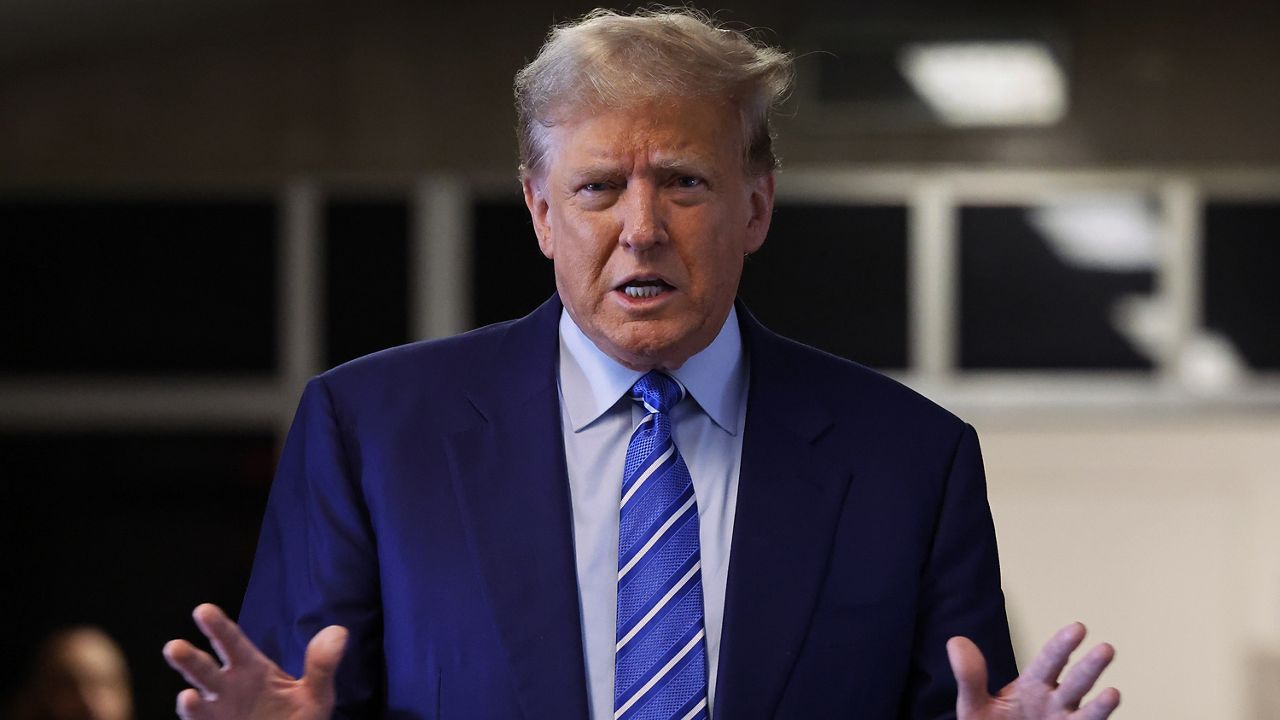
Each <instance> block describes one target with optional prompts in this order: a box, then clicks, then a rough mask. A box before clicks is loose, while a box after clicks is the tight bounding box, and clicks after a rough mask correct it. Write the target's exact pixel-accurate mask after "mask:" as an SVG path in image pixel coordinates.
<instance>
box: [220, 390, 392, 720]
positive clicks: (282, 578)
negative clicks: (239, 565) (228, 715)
mask: <svg viewBox="0 0 1280 720" xmlns="http://www.w3.org/2000/svg"><path fill="white" fill-rule="evenodd" d="M381 607H382V603H381V597H380V593H379V582H378V559H377V548H376V545H375V542H374V535H373V532H372V527H371V522H370V519H369V513H368V508H367V505H366V503H365V499H364V495H363V492H362V490H361V486H360V482H359V478H358V476H357V475H356V468H353V467H352V460H351V453H349V452H348V448H347V447H346V446H345V445H344V438H343V432H342V428H341V425H340V423H339V421H338V418H337V414H336V413H335V410H334V406H333V399H332V396H331V394H330V391H329V388H328V387H327V386H326V385H325V383H324V380H323V378H315V379H313V380H312V381H311V382H310V383H308V385H307V388H306V390H305V391H304V392H303V395H302V400H301V403H300V405H299V408H298V412H297V415H296V416H295V417H294V421H293V426H292V427H291V428H290V429H289V434H288V439H287V440H286V441H285V446H284V451H283V453H282V455H281V458H280V464H279V467H278V468H277V470H276V476H275V481H274V483H273V484H272V487H271V493H270V497H269V500H268V502H267V511H266V516H265V518H264V520H263V524H262V534H261V537H260V539H259V542H258V550H257V555H256V557H255V559H254V564H253V573H252V575H251V577H250V580H249V587H248V590H247V592H246V593H245V599H244V606H243V607H242V609H241V613H240V624H241V626H242V627H243V629H244V631H245V632H246V633H247V634H248V636H249V637H250V639H252V640H253V642H254V643H255V644H257V645H258V647H259V648H260V649H261V650H262V651H263V652H264V653H265V654H266V655H267V656H269V657H271V658H272V659H273V660H275V661H276V662H277V663H279V665H280V666H281V667H282V668H284V670H285V671H286V672H288V673H290V674H292V675H294V676H298V675H300V674H301V672H302V663H303V655H304V652H305V650H306V646H307V642H308V641H310V639H311V637H312V636H313V635H315V633H316V632H318V631H319V630H321V629H322V628H324V627H326V626H328V625H335V624H336V625H342V626H345V627H346V628H347V629H349V630H350V631H351V634H350V640H349V641H348V644H347V650H346V653H345V655H344V657H343V660H342V664H341V665H340V666H339V669H338V674H337V679H336V682H337V697H338V707H337V711H336V712H335V714H334V717H335V718H348V717H350V718H356V717H376V716H378V715H379V714H380V712H381V711H380V709H379V708H380V703H381V696H382V687H383V684H384V681H383V665H384V663H383V660H382V612H381Z"/></svg>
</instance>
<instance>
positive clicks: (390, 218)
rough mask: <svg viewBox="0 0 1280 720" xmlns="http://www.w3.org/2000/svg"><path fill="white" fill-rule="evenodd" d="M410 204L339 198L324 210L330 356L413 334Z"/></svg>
mask: <svg viewBox="0 0 1280 720" xmlns="http://www.w3.org/2000/svg"><path fill="white" fill-rule="evenodd" d="M408 248H409V207H408V205H407V203H406V202H405V201H404V200H345V199H344V200H336V201H334V202H332V203H330V204H329V206H328V208H327V209H326V212H325V261H326V265H325V267H326V272H325V288H326V305H327V312H326V319H327V321H326V323H325V339H326V343H327V346H328V351H327V354H326V360H327V362H328V364H329V365H337V364H339V363H343V362H346V361H347V360H351V359H352V358H356V357H359V356H361V355H366V354H368V353H371V352H374V351H375V350H381V349H383V348H387V347H391V346H393V345H400V344H403V343H405V342H407V341H408V340H409V269H408V258H409V249H408Z"/></svg>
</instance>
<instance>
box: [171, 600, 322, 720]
mask: <svg viewBox="0 0 1280 720" xmlns="http://www.w3.org/2000/svg"><path fill="white" fill-rule="evenodd" d="M192 617H193V618H195V621H196V625H197V626H198V627H199V628H200V632H202V633H204V635H205V637H207V638H209V642H210V643H212V645H213V649H214V651H215V652H217V653H218V658H219V659H220V660H221V661H222V664H221V665H219V664H218V662H217V661H215V660H214V659H213V658H212V657H210V656H209V654H208V653H206V652H204V651H202V650H199V649H197V648H196V647H195V646H194V645H192V644H191V643H189V642H187V641H186V640H170V641H169V642H168V643H166V644H165V646H164V657H165V660H167V661H168V663H169V665H170V667H172V668H173V669H174V670H177V671H178V672H180V673H182V676H183V677H184V678H186V679H187V682H189V683H191V684H192V685H193V686H194V687H193V688H188V689H186V690H183V691H182V692H180V693H178V716H179V717H181V718H183V720H260V719H261V720H327V719H328V718H329V716H330V715H331V714H332V713H333V705H334V690H333V676H334V673H335V672H336V671H337V669H338V661H340V660H341V659H342V651H343V650H344V649H345V648H346V645H347V630H346V628H343V627H340V626H338V625H330V626H329V627H327V628H325V629H323V630H321V631H320V632H318V633H316V636H315V637H313V638H312V639H311V642H310V643H308V644H307V654H306V657H305V659H304V660H303V675H302V677H301V678H295V677H293V676H292V675H289V674H288V673H286V672H285V671H283V670H281V669H280V667H279V666H278V665H276V664H275V663H273V662H271V660H270V659H268V658H267V656H266V655H263V654H262V652H261V651H259V650H258V648H257V647H255V646H254V644H253V643H252V642H250V641H249V638H247V637H245V635H244V633H243V632H241V631H240V628H239V627H238V626H237V625H236V624H235V623H234V622H232V621H231V619H230V618H228V617H227V616H226V614H225V613H223V612H222V610H221V609H219V608H218V607H217V606H216V605H209V604H205V605H200V606H199V607H197V608H196V609H195V612H193V613H192Z"/></svg>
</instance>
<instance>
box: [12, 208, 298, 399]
mask: <svg viewBox="0 0 1280 720" xmlns="http://www.w3.org/2000/svg"><path fill="white" fill-rule="evenodd" d="M0 228H4V231H3V232H4V238H3V241H0V307H3V308H4V312H3V313H0V337H3V338H4V342H0V372H7V373H46V372H49V373H53V372H73V373H108V374H111V373H114V374H143V373H157V372H160V373H267V372H271V371H272V370H273V369H274V367H275V351H274V334H275V322H276V312H275V308H276V302H275V291H276V287H275V286H276V282H275V267H276V250H275V236H276V210H275V207H274V205H273V204H272V203H271V202H269V201H263V200H241V201H233V200H191V201H169V200H164V201H161V200H119V201H114V200H113V201H100V200H65V201H64V200H12V199H11V200H0Z"/></svg>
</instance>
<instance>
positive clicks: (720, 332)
mask: <svg viewBox="0 0 1280 720" xmlns="http://www.w3.org/2000/svg"><path fill="white" fill-rule="evenodd" d="M789 75H790V63H789V60H788V58H787V57H786V56H785V55H783V54H781V53H779V52H777V51H775V50H773V49H771V48H766V47H760V46H757V45H755V44H753V43H752V42H751V41H750V40H749V39H747V38H746V37H745V36H743V35H741V34H739V33H736V32H733V31H730V30H725V29H722V28H719V27H717V26H716V25H714V23H712V22H711V21H709V20H707V19H706V18H704V17H702V16H699V15H696V14H694V13H692V12H684V11H682V12H675V13H657V14H642V15H639V16H620V15H617V14H614V13H610V12H603V11H597V12H595V13H592V14H590V15H588V16H587V17H586V18H585V19H583V20H582V21H580V22H578V23H575V24H572V25H568V26H564V27H561V28H559V29H557V30H555V31H553V33H552V34H551V37H550V39H549V40H548V42H547V44H546V45H545V46H544V47H543V48H542V51H541V52H540V53H539V55H538V57H537V58H536V59H535V60H534V61H533V62H532V63H530V65H529V66H528V67H526V68H525V69H524V70H522V71H521V73H520V74H519V76H518V77H517V81H516V94H517V105H518V107H519V110H520V119H521V124H520V129H519V134H520V147H521V161H522V164H521V175H522V182H523V187H524V196H525V201H526V204H527V205H528V208H529V212H530V216H531V218H532V221H533V226H534V230H535V233H536V235H537V238H538V242H539V246H540V247H541V249H542V251H543V253H544V254H545V255H546V256H547V257H548V258H550V259H551V260H552V262H553V263H554V267H555V276H556V286H557V291H558V292H557V295H556V297H553V298H552V299H551V300H549V301H548V302H547V303H545V304H544V305H543V306H542V307H540V308H539V309H537V310H536V311H534V312H533V313H532V314H531V315H529V316H528V317H526V318H524V319H522V320H518V321H514V322H510V323H505V324H501V325H496V326H492V327H489V328H484V329H481V330H478V331H475V332H472V333H468V334H466V335H463V336H460V337H456V338H450V339H447V340H444V341H437V342H429V343H421V344H416V345H410V346H406V347H403V348H397V349H393V350H390V351H386V352H383V353H378V354H375V355H373V356H370V357H367V358H364V359H361V360H358V361H356V362H354V363H350V364H348V365H345V366H342V367H340V368H337V369H335V370H332V371H330V372H328V373H325V374H324V375H322V376H320V377H319V378H317V379H315V380H313V381H312V382H311V384H310V385H309V386H308V388H307V391H306V393H305V394H304V396H303V399H302V402H301V407H300V410H299V413H298V417H297V419H296V420H295V423H294V427H293V429H292V430H291V432H290V435H289V440H288V443H287V445H286V449H285V453H284V456H283V457H282V459H281V465H280V469H279V472H278V474H277V479H276V483H275V486H274V487H273V489H272V497H271V501H270V506H269V508H268V512H267V518H266V521H265V523H264V528H263V536H262V541H261V545H260V548H259V553H258V558H257V561H256V563H255V567H254V572H253V578H252V580H251V582H250V587H249V590H248V593H247V596H246V600H245V606H244V609H243V612H242V615H241V622H242V624H243V626H244V629H245V632H246V634H247V636H248V637H249V638H252V639H253V642H252V643H251V642H250V641H249V640H248V639H247V638H246V636H245V635H241V634H240V632H239V630H238V629H237V628H236V627H235V625H234V624H232V623H231V622H230V621H229V620H227V619H226V617H225V616H223V615H222V614H221V612H220V611H218V610H217V609H216V608H213V607H211V606H201V607H200V608H197V610H196V614H195V617H196V621H197V623H198V624H199V625H200V628H201V630H202V631H203V632H205V634H206V635H208V636H209V637H210V638H211V639H212V640H213V642H214V646H215V648H216V649H217V651H218V652H219V654H220V655H222V660H223V666H221V667H220V666H219V665H218V663H216V662H215V661H214V660H213V659H212V658H210V657H208V656H207V655H205V654H204V653H201V652H199V651H196V650H195V649H194V648H193V647H191V646H190V645H189V644H187V643H185V642H183V641H175V642H174V643H171V644H170V645H168V646H166V656H167V657H168V658H169V661H170V662H171V664H173V665H174V667H175V668H177V669H178V670H179V671H181V672H182V673H183V674H184V675H185V676H186V677H187V679H188V680H189V681H191V683H192V684H193V685H195V686H196V689H192V690H187V691H184V693H183V694H182V695H180V696H179V699H178V711H179V714H180V715H182V716H183V717H186V718H222V717H298V718H304V717H325V716H327V715H328V713H329V712H330V711H331V709H332V710H334V711H336V713H337V714H338V715H340V716H342V717H370V716H374V717H388V718H436V717H446V718H447V717H463V718H516V717H524V718H530V719H533V720H538V719H541V718H557V719H559V718H588V717H592V718H596V720H601V719H602V718H608V717H614V718H683V719H684V720H689V719H691V718H709V717H712V716H714V717H717V718H723V719H731V720H739V719H742V718H757V717H758V718H765V717H804V718H811V717H857V718H868V719H878V718H884V719H886V720H888V719H890V718H900V717H906V718H942V717H953V716H954V715H955V714H958V715H959V717H961V718H971V719H973V720H980V719H986V718H1058V717H1063V718H1065V717H1078V718H1087V719H1089V720H1100V719H1101V718H1104V717H1106V716H1107V715H1109V714H1110V713H1111V711H1112V710H1113V709H1114V708H1115V706H1116V705H1117V704H1118V702H1119V696H1118V694H1116V693H1115V691H1113V690H1108V691H1104V692H1103V693H1101V694H1100V695H1099V697H1098V698H1096V699H1095V700H1093V701H1091V702H1090V703H1088V704H1087V705H1085V706H1084V707H1082V708H1081V707H1079V704H1080V702H1081V700H1082V698H1083V697H1084V695H1085V693H1086V692H1088V690H1089V689H1090V688H1091V687H1092V685H1093V683H1094V681H1095V680H1096V679H1097V677H1098V675H1099V673H1101V671H1102V669H1103V668H1104V667H1105V666H1106V664H1107V663H1108V662H1109V661H1110V658H1111V656H1112V650H1111V649H1110V647H1109V646H1105V645H1103V646H1099V647H1098V648H1095V649H1094V650H1093V651H1092V652H1091V653H1090V654H1089V655H1087V656H1086V657H1085V659H1084V660H1083V661H1081V662H1080V663H1078V664H1077V665H1076V666H1075V667H1073V668H1072V670H1071V671H1069V672H1067V673H1066V674H1065V675H1063V676H1062V678H1061V684H1060V685H1059V684H1058V680H1059V674H1060V673H1061V672H1062V670H1063V668H1064V667H1065V665H1066V660H1067V656H1068V655H1069V653H1070V652H1071V651H1072V650H1073V649H1074V648H1075V647H1076V646H1077V645H1078V644H1079V643H1080V642H1081V640H1082V637H1083V628H1082V627H1081V626H1079V625H1071V626H1068V627H1066V628H1064V629H1063V630H1062V631H1061V632H1060V633H1059V634H1058V636H1056V637H1055V638H1054V639H1053V640H1051V641H1050V643H1049V645H1048V646H1047V647H1046V650H1045V651H1044V652H1042V653H1041V655H1040V656H1039V657H1038V658H1037V659H1036V660H1035V661H1034V662H1033V663H1032V665H1031V666H1030V667H1029V668H1028V672H1027V673H1026V674H1025V675H1024V676H1023V677H1022V678H1021V679H1019V680H1017V681H1015V682H1012V683H1011V684H1009V685H1008V686H1007V687H1005V688H1004V689H1003V690H1000V691H998V692H997V696H996V697H992V696H991V695H990V694H989V690H991V689H995V688H1001V687H1002V686H1005V685H1006V683H1009V681H1011V680H1012V679H1013V678H1014V676H1015V674H1016V671H1015V668H1014V664H1013V657H1012V651H1011V649H1010V643H1009V637H1008V628H1007V624H1006V620H1005V615H1004V605H1003V598H1002V595H1001V591H1000V586H999V570H998V565H997V560H996V552H995V540H994V532H993V529H992V525H991V520H990V514H989V511H988V509H987V504H986V497H985V488H984V484H983V478H982V470H981V460H980V458H979V454H978V446H977V439H976V436H975V434H974V432H973V430H972V428H970V427H969V426H967V425H965V424H964V423H963V422H961V421H959V420H958V419H956V418H955V417H954V416H952V415H950V414H948V413H946V412H945V411H943V410H941V409H940V408H938V407H936V406H935V405H933V404H931V403H929V402H928V401H927V400H924V399H923V398H921V397H919V396H918V395H915V394H914V393H912V392H911V391H909V390H907V389H905V388H903V387H901V386H899V385H897V384H895V383H893V382H892V381H889V380H887V379H885V378H883V377H881V376H879V375H876V374H875V373H872V372H870V371H868V370H866V369H864V368H862V367H860V366H857V365H854V364H852V363H848V362H845V361H843V360H839V359H836V358H833V357H830V356H828V355H825V354H822V353H819V352H817V351H815V350H812V349H809V348H806V347H803V346H801V345H798V344H795V343H792V342H790V341H788V340H785V339H783V338H780V337H778V336H776V335H773V334H772V333H770V332H769V331H768V330H766V329H764V328H763V327H761V326H760V325H759V323H757V322H756V321H755V320H754V319H752V317H751V316H750V314H749V313H748V312H747V310H746V308H744V307H742V306H741V305H737V306H735V304H734V299H735V295H736V292H737V287H738V281H739V278H740V276H741V272H742V266H743V258H744V257H745V256H746V255H748V254H750V253H752V252H754V251H755V250H757V249H758V248H759V247H760V246H761V244H762V243H763V242H764V239H765V235H766V234H767V231H768V227H769V219H770V215H771V212H772V208H773V195H774V174H773V171H774V167H775V164H776V163H775V160H774V156H773V153H772V143H771V136H770V130H769V122H768V118H769V113H770V110H771V108H772V107H773V106H774V105H775V103H776V102H777V101H778V99H779V98H780V97H781V95H782V93H783V92H784V90H785V88H786V86H787V83H788V81H789ZM325 626H329V627H327V628H326V627H325ZM334 626H337V627H334ZM322 628H324V629H323V630H322ZM348 633H349V635H348ZM313 636H314V638H313ZM966 638H969V639H966ZM308 641H310V642H309V645H308ZM255 643H256V646H257V647H255V645H254V644H255ZM259 648H260V649H261V651H262V652H259ZM979 648H981V650H979ZM344 650H345V654H344ZM264 653H265V655H264ZM984 653H985V655H986V658H987V659H989V663H990V667H991V672H990V684H988V677H987V661H986V660H984ZM268 657H270V658H272V659H273V660H268ZM340 658H341V661H340ZM276 662H279V663H280V665H282V666H283V668H284V669H283V670H282V669H281V668H280V667H277V666H276V664H275V663H276ZM286 671H287V672H288V673H291V674H286ZM295 675H300V678H299V679H294V676H295ZM335 703H336V705H335Z"/></svg>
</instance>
